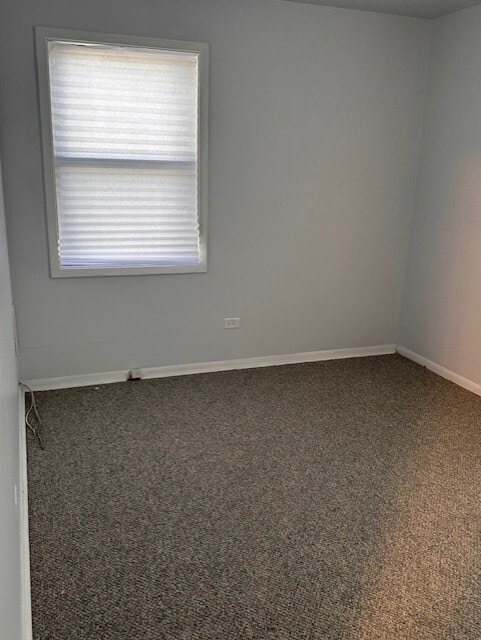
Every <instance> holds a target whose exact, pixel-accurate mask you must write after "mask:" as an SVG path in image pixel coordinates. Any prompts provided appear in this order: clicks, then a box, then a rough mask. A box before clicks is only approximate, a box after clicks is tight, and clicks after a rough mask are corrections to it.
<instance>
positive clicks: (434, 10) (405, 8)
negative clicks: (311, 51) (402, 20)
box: [290, 0, 481, 18]
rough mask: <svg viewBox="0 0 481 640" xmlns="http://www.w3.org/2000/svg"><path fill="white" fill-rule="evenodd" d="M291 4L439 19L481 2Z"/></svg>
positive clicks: (333, 0) (325, 0) (326, 0)
mask: <svg viewBox="0 0 481 640" xmlns="http://www.w3.org/2000/svg"><path fill="white" fill-rule="evenodd" d="M290 1H291V2H307V3H308V4H320V5H323V6H326V7H343V8H344V9H360V10H362V11H377V12H378V13H394V14H396V15H399V16H411V17H413V18H439V16H443V15H445V14H447V13H453V12H454V11H459V10H460V9H466V8H467V7H472V6H474V5H476V4H481V0H290Z"/></svg>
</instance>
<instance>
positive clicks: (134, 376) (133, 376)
mask: <svg viewBox="0 0 481 640" xmlns="http://www.w3.org/2000/svg"><path fill="white" fill-rule="evenodd" d="M129 380H142V369H131V370H130V371H129Z"/></svg>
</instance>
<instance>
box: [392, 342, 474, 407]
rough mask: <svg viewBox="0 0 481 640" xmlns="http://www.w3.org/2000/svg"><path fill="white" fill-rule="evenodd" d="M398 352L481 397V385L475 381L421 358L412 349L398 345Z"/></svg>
mask: <svg viewBox="0 0 481 640" xmlns="http://www.w3.org/2000/svg"><path fill="white" fill-rule="evenodd" d="M397 352H398V353H399V355H400V356H403V357H404V358H407V359H408V360H412V361H413V362H416V363H417V364H420V365H421V366H422V367H426V369H429V370H430V371H433V372H434V373H437V374H438V375H439V376H441V377H442V378H446V380H450V381H451V382H454V383H455V384H457V385H458V386H459V387H463V389H467V390H468V391H472V392H473V393H475V394H476V395H478V396H481V384H478V383H477V382H474V381H473V380H469V379H468V378H464V377H463V376H461V375H459V373H454V371H451V370H450V369H446V367H443V366H441V365H440V364H438V363H437V362H433V361H432V360H428V358H425V357H424V356H420V355H419V354H418V353H415V352H414V351H411V350H410V349H406V348H405V347H401V346H399V345H398V347H397Z"/></svg>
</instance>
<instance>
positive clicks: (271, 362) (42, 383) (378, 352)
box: [26, 344, 396, 391]
mask: <svg viewBox="0 0 481 640" xmlns="http://www.w3.org/2000/svg"><path fill="white" fill-rule="evenodd" d="M390 353H396V345H394V344H381V345H376V346H372V347H355V348H352V349H327V350H324V351H307V352H305V353H288V354H285V355H278V356H260V357H254V358H240V359H236V360H217V361H214V362H197V363H193V364H172V365H166V366H163V367H147V368H143V369H139V371H140V372H141V377H142V379H144V380H145V379H149V378H167V377H171V376H186V375H191V374H195V373H209V372H214V371H232V370H234V369H253V368H256V367H272V366H277V365H282V364H297V363H301V362H320V361H322V360H341V359H344V358H363V357H366V356H382V355H387V354H390ZM136 369H138V367H136ZM128 375H129V371H128V370H127V371H107V372H105V373H86V374H83V375H78V376H64V377H61V378H37V379H35V380H27V381H26V382H27V384H28V385H29V387H31V388H32V389H33V390H34V391H49V390H51V389H69V388H71V387H86V386H90V385H96V384H110V383H112V382H124V381H125V380H127V378H128Z"/></svg>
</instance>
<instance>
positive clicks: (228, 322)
mask: <svg viewBox="0 0 481 640" xmlns="http://www.w3.org/2000/svg"><path fill="white" fill-rule="evenodd" d="M239 327H240V318H224V329H238V328H239Z"/></svg>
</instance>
